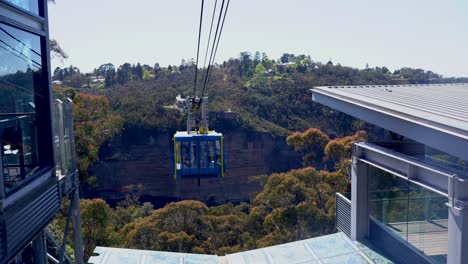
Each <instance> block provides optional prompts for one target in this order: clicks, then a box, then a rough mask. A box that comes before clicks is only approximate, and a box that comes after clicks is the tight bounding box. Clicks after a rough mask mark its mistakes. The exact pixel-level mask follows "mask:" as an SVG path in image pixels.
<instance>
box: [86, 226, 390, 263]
mask: <svg viewBox="0 0 468 264" xmlns="http://www.w3.org/2000/svg"><path fill="white" fill-rule="evenodd" d="M94 253H96V254H98V256H93V257H91V259H90V260H89V263H94V264H121V263H122V264H123V263H125V264H127V263H129V264H132V263H135V264H143V263H161V264H183V263H187V264H188V263H190V264H202V263H204V264H205V263H206V264H211V263H212V264H218V263H225V264H274V263H281V264H282V263H284V264H299V263H308V264H319V263H379V264H381V263H383V264H385V263H392V262H391V261H389V260H388V259H386V258H384V257H382V256H381V255H379V254H378V253H376V252H375V251H373V250H371V249H369V248H368V247H367V246H365V245H363V244H361V243H359V242H353V241H351V240H350V239H349V238H348V237H347V236H346V235H345V234H344V233H336V234H332V235H327V236H321V237H316V238H311V239H306V240H301V241H297V242H292V243H287V244H282V245H277V246H272V247H266V248H261V249H255V250H250V251H244V252H240V253H235V254H229V255H227V256H222V257H218V256H214V255H201V254H185V253H170V252H160V251H147V250H135V249H122V248H105V247H96V249H95V250H94Z"/></svg>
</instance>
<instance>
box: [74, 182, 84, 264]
mask: <svg viewBox="0 0 468 264" xmlns="http://www.w3.org/2000/svg"><path fill="white" fill-rule="evenodd" d="M72 200H73V201H72V203H73V216H72V222H73V248H74V252H75V263H76V264H84V247H83V236H82V231H81V217H80V195H79V191H78V188H75V190H74V193H73V199H72Z"/></svg>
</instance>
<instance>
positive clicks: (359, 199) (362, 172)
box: [351, 144, 369, 241]
mask: <svg viewBox="0 0 468 264" xmlns="http://www.w3.org/2000/svg"><path fill="white" fill-rule="evenodd" d="M361 156H362V154H361V150H360V148H359V146H358V145H357V144H353V157H352V165H351V166H352V167H351V239H352V240H355V241H356V240H361V239H363V238H365V237H367V236H368V233H369V232H368V230H369V213H368V198H367V196H368V190H367V188H368V187H367V185H368V168H367V164H365V163H363V162H361V161H359V158H360V157H361Z"/></svg>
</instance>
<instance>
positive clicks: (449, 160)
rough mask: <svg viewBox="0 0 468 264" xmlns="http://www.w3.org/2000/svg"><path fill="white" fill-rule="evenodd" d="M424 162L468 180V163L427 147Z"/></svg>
mask: <svg viewBox="0 0 468 264" xmlns="http://www.w3.org/2000/svg"><path fill="white" fill-rule="evenodd" d="M424 161H425V162H426V163H429V164H432V165H435V166H438V167H441V168H444V169H446V170H450V171H452V172H453V173H455V174H457V175H458V176H460V177H465V178H468V161H465V160H462V159H459V158H457V157H454V156H452V155H449V154H447V153H445V152H442V151H440V150H437V149H434V148H431V147H428V146H425V155H424Z"/></svg>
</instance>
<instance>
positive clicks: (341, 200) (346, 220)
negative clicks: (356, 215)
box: [335, 193, 351, 237]
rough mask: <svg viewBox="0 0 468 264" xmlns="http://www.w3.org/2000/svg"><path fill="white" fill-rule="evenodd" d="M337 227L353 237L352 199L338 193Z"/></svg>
mask: <svg viewBox="0 0 468 264" xmlns="http://www.w3.org/2000/svg"><path fill="white" fill-rule="evenodd" d="M335 213H336V228H337V229H338V230H339V231H341V232H343V233H345V234H346V235H347V236H348V237H351V201H350V200H348V199H347V198H346V197H344V196H343V195H341V194H339V193H337V194H336V211H335Z"/></svg>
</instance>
